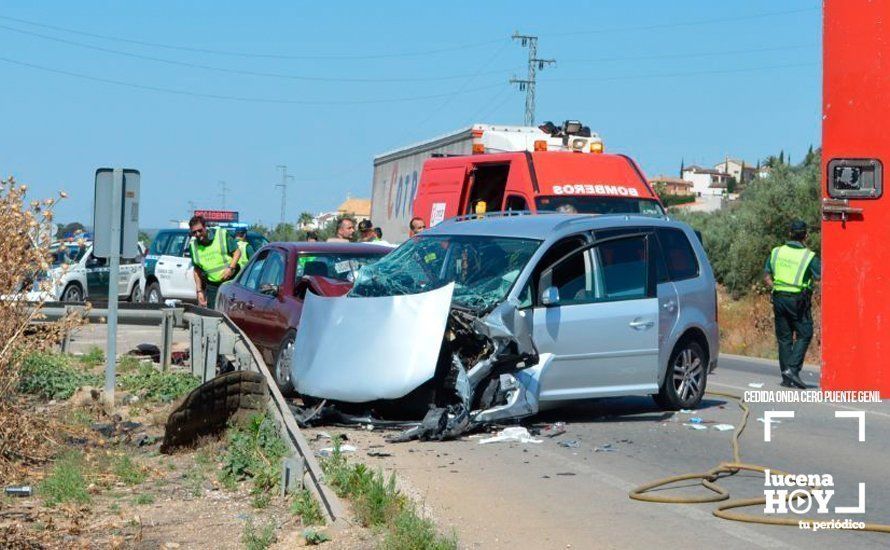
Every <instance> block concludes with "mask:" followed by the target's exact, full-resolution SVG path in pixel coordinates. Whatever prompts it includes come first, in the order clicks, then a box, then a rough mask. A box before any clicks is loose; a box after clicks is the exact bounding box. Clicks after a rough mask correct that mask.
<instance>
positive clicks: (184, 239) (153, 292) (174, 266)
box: [139, 224, 269, 304]
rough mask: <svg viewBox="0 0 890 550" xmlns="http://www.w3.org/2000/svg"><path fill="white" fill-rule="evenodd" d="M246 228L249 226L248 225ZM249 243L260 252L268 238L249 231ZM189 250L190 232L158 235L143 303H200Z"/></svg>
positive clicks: (144, 276) (142, 283)
mask: <svg viewBox="0 0 890 550" xmlns="http://www.w3.org/2000/svg"><path fill="white" fill-rule="evenodd" d="M239 227H242V226H241V225H235V224H230V226H227V227H226V229H227V230H228V231H234V230H235V229H236V228H239ZM244 227H246V226H244ZM247 241H248V242H249V243H250V245H251V247H252V248H253V249H254V250H259V249H260V248H262V247H263V246H264V245H265V244H266V243H268V242H269V241H268V239H266V238H265V237H263V236H262V235H261V234H259V233H256V232H254V231H248V232H247ZM190 256H191V251H190V250H189V230H188V229H162V230H161V231H159V232H158V234H157V235H155V238H154V240H152V242H151V246H150V247H149V249H148V254H147V255H146V256H145V261H144V266H143V269H141V270H140V271H141V275H140V278H139V288H140V289H141V290H140V292H141V296H142V297H143V301H145V302H148V303H151V304H160V303H163V302H164V300H166V299H168V298H171V299H178V300H190V301H195V300H197V297H198V296H197V293H196V291H195V278H194V273H195V267H194V265H192V259H191V257H190Z"/></svg>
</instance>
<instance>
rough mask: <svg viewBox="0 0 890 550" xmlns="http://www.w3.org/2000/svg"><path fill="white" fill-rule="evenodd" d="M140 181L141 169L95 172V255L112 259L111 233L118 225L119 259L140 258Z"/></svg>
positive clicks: (109, 169)
mask: <svg viewBox="0 0 890 550" xmlns="http://www.w3.org/2000/svg"><path fill="white" fill-rule="evenodd" d="M139 179H140V178H139V171H138V170H130V169H126V168H99V169H98V170H96V190H95V195H94V201H93V254H94V255H96V256H98V257H100V258H109V257H111V250H112V244H111V243H112V231H113V227H114V226H115V225H117V227H118V230H119V231H120V241H119V243H120V244H119V246H118V253H119V254H120V256H121V257H122V258H127V259H132V258H136V257H137V256H139ZM114 218H116V219H114ZM113 222H115V223H113Z"/></svg>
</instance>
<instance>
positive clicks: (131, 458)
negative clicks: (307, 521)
mask: <svg viewBox="0 0 890 550" xmlns="http://www.w3.org/2000/svg"><path fill="white" fill-rule="evenodd" d="M32 405H33V408H34V410H37V409H40V410H41V411H42V412H46V413H47V414H48V415H50V416H51V417H52V418H54V419H56V420H57V421H58V422H59V425H60V426H62V427H63V428H62V429H61V430H60V433H58V434H57V436H56V437H57V439H58V441H57V442H56V443H58V448H57V453H56V456H57V457H64V456H75V457H76V458H77V460H78V461H79V462H80V463H82V464H83V477H84V479H85V480H86V492H87V493H88V499H89V502H83V503H80V504H71V503H65V504H56V505H51V504H49V503H47V502H46V499H47V495H46V492H45V491H42V486H41V481H43V480H45V479H46V478H47V477H48V476H50V475H51V472H52V470H53V468H54V466H56V464H57V463H58V462H59V460H62V459H61V458H57V460H55V461H51V462H50V463H48V464H43V465H35V466H31V467H29V468H23V469H22V470H21V471H20V473H19V476H18V479H14V480H7V481H9V482H10V483H7V485H30V486H31V487H32V488H33V490H34V493H33V495H32V496H29V497H9V496H5V495H4V496H2V497H0V548H136V549H156V548H163V549H168V548H183V549H187V548H221V549H228V548H233V549H234V548H245V547H249V546H248V545H247V541H246V539H245V537H246V536H247V534H249V533H250V532H253V533H255V534H257V535H258V536H259V535H262V534H263V532H264V529H265V528H267V526H270V525H271V526H273V527H272V528H269V529H270V530H271V531H272V532H273V533H274V535H273V536H271V537H269V538H268V539H267V541H268V542H269V543H270V544H269V546H268V547H270V548H292V547H294V546H304V545H306V542H305V539H304V537H303V536H302V533H303V530H304V526H303V525H302V524H301V522H300V519H299V517H298V516H296V515H294V513H293V512H291V511H290V503H291V499H290V497H287V498H285V497H280V496H278V495H277V493H276V494H274V495H273V496H271V498H269V499H268V502H259V503H258V502H257V501H258V499H257V498H256V497H255V496H254V495H253V494H251V491H250V489H251V486H250V485H249V482H241V483H239V484H237V486H235V487H232V486H226V484H225V483H223V482H222V481H221V478H220V475H219V473H220V470H221V458H222V455H223V454H224V453H225V445H226V443H225V439H224V436H223V437H222V438H220V437H213V438H206V439H204V440H202V441H200V442H198V443H197V444H196V445H195V446H194V447H192V448H187V449H180V450H178V451H177V452H175V453H173V454H170V455H166V454H161V453H160V451H159V447H160V441H161V439H162V438H163V433H164V423H165V421H166V418H167V416H168V414H169V412H170V411H171V410H172V409H173V408H174V407H175V401H174V402H173V403H169V404H160V403H147V402H137V403H135V404H133V405H130V406H118V407H116V409H115V410H114V411H113V413H112V415H109V414H106V412H104V411H103V409H102V407H101V406H100V405H99V404H98V402H96V401H95V400H94V399H93V398H92V396H91V395H90V391H89V390H82V391H78V392H77V393H76V394H75V395H74V396H72V397H71V398H70V399H67V400H64V401H59V402H56V401H45V400H39V399H36V398H35V399H34V400H33V401H32ZM113 415H117V418H115V417H114V416H113ZM124 457H126V458H124ZM125 461H126V462H125ZM121 464H126V467H122V466H121ZM251 526H252V527H251ZM314 529H316V530H320V531H325V529H324V528H323V527H314ZM326 532H327V531H326ZM330 536H331V537H332V540H331V541H330V542H328V543H325V544H323V545H322V546H326V547H335V548H369V547H374V546H376V542H375V540H376V538H375V537H376V535H375V534H374V533H371V532H369V531H368V530H366V529H361V528H358V527H351V526H349V527H347V528H345V529H341V530H339V531H337V532H336V533H335V532H333V531H330Z"/></svg>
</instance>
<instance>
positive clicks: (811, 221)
mask: <svg viewBox="0 0 890 550" xmlns="http://www.w3.org/2000/svg"><path fill="white" fill-rule="evenodd" d="M819 177H820V155H819V154H818V153H814V154H813V155H808V158H807V160H806V161H805V162H804V163H802V164H800V165H798V166H789V165H787V164H780V163H779V164H777V165H776V166H775V167H774V169H773V171H772V174H771V175H770V176H769V177H767V178H764V179H758V180H754V181H752V182H751V183H749V184H748V185H747V186H746V187H745V190H744V191H743V192H742V193H741V195H740V197H739V200H738V201H735V202H733V203H730V204H729V205H728V206H727V207H726V208H724V209H723V210H720V211H717V212H713V213H701V212H693V213H683V212H674V213H672V217H674V218H676V219H679V220H681V221H685V222H687V223H689V224H690V225H691V226H692V227H693V228H695V229H696V230H698V231H700V232H701V234H702V240H703V243H704V247H705V250H706V251H707V253H708V258H709V260H710V262H711V266H712V267H713V268H714V275H715V276H716V278H717V281H718V282H720V283H721V284H723V285H724V286H725V287H726V289H727V290H728V291H729V293H730V294H731V295H732V296H733V297H734V298H739V297H741V296H744V295H746V294H748V293H750V292H752V291H757V290H761V289H762V288H763V287H762V282H761V281H762V279H763V267H764V264H765V262H766V259H767V257H768V256H769V253H770V250H772V248H773V247H774V246H778V245H780V244H782V243H784V242H785V241H786V240H787V239H788V226H789V224H790V222H791V220H793V219H801V220H803V221H805V222H806V223H807V224H808V225H809V226H810V228H811V229H810V231H811V233H810V236H809V238H808V240H807V243H806V244H807V246H809V248H811V249H813V250H815V251H817V253H818V251H819V249H820V247H821V235H820V233H819V229H820V220H821V213H820V197H821V191H820V187H819Z"/></svg>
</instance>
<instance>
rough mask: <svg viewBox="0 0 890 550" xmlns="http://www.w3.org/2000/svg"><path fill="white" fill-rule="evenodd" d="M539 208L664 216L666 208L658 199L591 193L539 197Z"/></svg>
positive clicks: (573, 211)
mask: <svg viewBox="0 0 890 550" xmlns="http://www.w3.org/2000/svg"><path fill="white" fill-rule="evenodd" d="M535 204H536V205H537V207H538V210H539V211H541V210H543V211H548V212H560V213H563V214H642V215H644V216H657V217H661V216H664V209H662V207H661V205H660V204H658V202H657V201H654V200H650V199H640V198H630V197H599V196H597V197H593V196H589V195H562V196H550V197H537V198H536V199H535Z"/></svg>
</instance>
